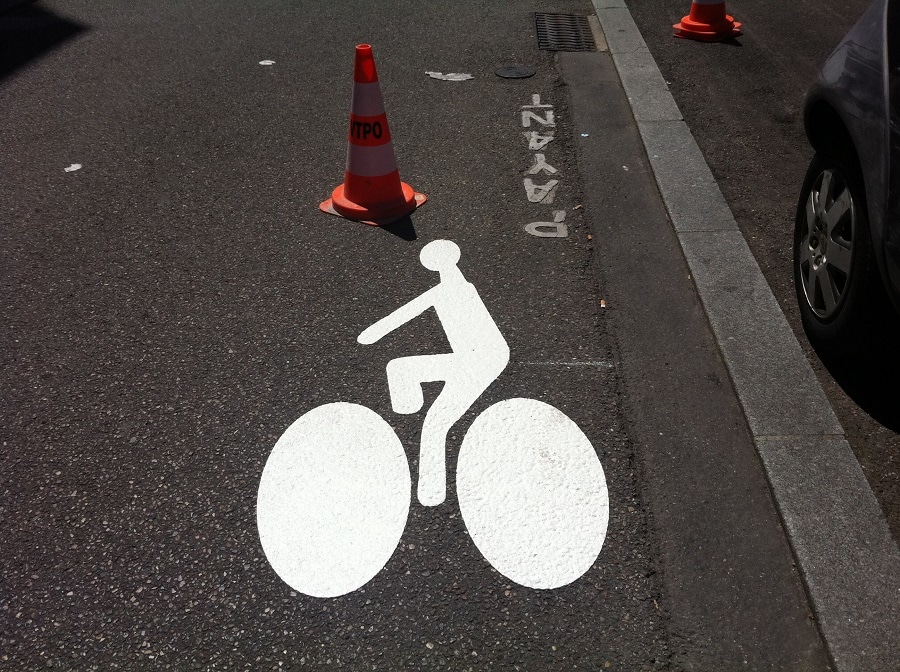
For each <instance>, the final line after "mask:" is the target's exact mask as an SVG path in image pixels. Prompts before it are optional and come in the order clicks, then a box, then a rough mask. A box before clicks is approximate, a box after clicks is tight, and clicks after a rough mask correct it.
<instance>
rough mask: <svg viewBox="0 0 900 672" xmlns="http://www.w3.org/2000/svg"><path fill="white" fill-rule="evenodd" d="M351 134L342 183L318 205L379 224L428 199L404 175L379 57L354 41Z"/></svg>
mask: <svg viewBox="0 0 900 672" xmlns="http://www.w3.org/2000/svg"><path fill="white" fill-rule="evenodd" d="M347 139H348V144H347V172H346V173H345V174H344V183H343V184H341V185H339V186H338V187H337V188H336V189H335V190H334V192H333V193H332V194H331V198H329V199H328V200H327V201H325V202H324V203H322V205H320V206H319V207H320V208H321V209H322V211H323V212H328V213H330V214H333V215H340V216H341V217H346V218H347V219H352V220H354V221H357V222H364V223H366V224H371V225H373V226H379V225H382V224H390V223H391V222H395V221H397V220H398V219H400V218H402V217H405V216H406V215H408V214H409V213H411V212H412V211H413V210H415V209H416V208H417V207H418V206H420V205H422V203H424V202H425V200H426V198H427V197H426V196H425V194H418V193H416V192H415V190H414V189H413V188H412V187H411V186H409V185H408V184H406V183H405V182H401V181H400V172H399V171H398V170H397V157H396V156H395V155H394V146H393V145H392V144H391V132H390V130H389V129H388V123H387V116H386V115H385V113H384V100H383V98H382V97H381V85H380V84H379V83H378V73H377V72H376V71H375V59H374V58H373V57H372V47H371V46H369V45H368V44H360V45H359V46H357V47H356V61H355V63H354V66H353V98H352V99H351V102H350V132H349V134H348V138H347Z"/></svg>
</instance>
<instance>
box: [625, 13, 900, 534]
mask: <svg viewBox="0 0 900 672" xmlns="http://www.w3.org/2000/svg"><path fill="white" fill-rule="evenodd" d="M869 4H870V3H869V2H866V1H865V0H852V1H849V2H838V1H830V0H826V1H823V2H806V1H800V2H790V3H783V2H775V1H771V2H769V1H767V0H763V1H759V2H747V1H741V0H730V1H729V2H728V4H727V7H728V12H729V13H730V14H732V15H734V17H735V20H737V21H741V22H742V23H743V26H742V30H743V31H744V35H743V36H741V37H738V38H737V39H735V40H734V41H731V42H728V43H721V44H713V45H709V44H699V43H696V42H691V41H689V40H673V39H671V30H670V29H669V28H670V27H669V25H668V24H669V23H671V21H670V20H669V19H671V18H672V17H677V16H680V15H681V14H683V13H684V11H683V10H684V9H685V7H684V3H682V2H679V1H678V0H642V1H641V2H630V3H628V5H629V8H630V9H631V12H632V14H633V16H634V19H635V22H636V23H637V24H638V27H639V28H640V30H641V33H642V34H643V35H644V38H645V39H646V41H647V45H648V46H649V48H650V51H651V53H652V54H653V56H654V58H655V59H656V61H657V63H658V65H659V68H660V70H661V71H662V73H663V76H664V77H665V79H666V81H667V83H668V84H669V87H670V89H671V91H672V95H673V96H674V97H675V100H676V102H677V103H678V106H679V108H680V109H681V112H682V114H683V115H684V118H685V120H686V121H687V123H688V125H689V126H690V128H691V131H692V132H693V134H694V136H695V138H696V139H697V143H698V144H699V145H700V148H701V150H702V151H703V153H704V156H705V157H706V160H707V162H708V163H709V166H710V168H711V169H712V172H713V175H714V176H715V178H716V181H717V182H718V183H719V186H720V187H721V189H722V193H723V194H724V196H725V198H726V200H727V201H728V204H729V206H730V207H731V210H732V211H733V212H734V216H735V219H736V220H737V222H738V225H739V226H740V228H741V231H742V232H743V233H744V237H745V238H746V240H747V242H748V244H749V245H750V248H751V249H752V251H753V253H754V255H755V256H756V259H757V261H758V263H759V265H760V267H761V268H762V271H763V274H764V275H765V277H766V280H767V281H768V283H769V286H770V287H771V288H772V290H773V292H774V293H775V296H776V298H777V299H778V302H779V304H780V305H781V308H782V310H783V311H784V313H785V315H787V317H788V319H789V321H790V322H791V324H792V326H793V327H794V331H795V333H796V334H797V338H798V339H799V340H800V342H801V344H802V345H803V346H804V349H805V350H806V353H807V356H808V358H809V359H810V361H811V362H812V364H813V366H814V368H815V370H816V373H817V375H818V376H819V379H820V381H821V383H822V386H823V388H824V389H825V391H826V393H827V394H828V397H829V400H830V401H831V404H832V406H833V407H834V409H835V411H836V413H837V415H838V418H839V419H840V421H841V424H842V426H843V427H844V431H845V432H846V436H847V440H848V441H849V442H850V445H851V446H852V448H853V450H854V452H855V453H856V455H857V457H858V459H859V462H860V465H861V466H862V468H863V471H864V472H865V474H866V477H867V478H868V479H869V483H870V484H871V486H872V490H873V492H874V493H875V495H876V497H877V498H878V500H879V502H880V503H881V506H882V509H883V510H884V513H885V516H886V518H887V521H888V525H889V526H890V528H891V531H892V533H893V535H894V538H895V539H897V538H900V433H898V432H900V410H898V409H900V395H898V392H897V387H896V385H894V384H893V381H894V379H895V378H896V374H897V373H898V372H900V359H898V356H897V352H896V348H894V347H892V346H891V345H890V344H891V343H894V342H896V339H897V337H898V334H900V329H898V327H897V323H896V319H895V318H894V317H893V315H885V319H884V321H885V332H886V333H885V334H883V335H879V336H880V337H881V340H880V341H878V342H882V343H884V344H885V345H884V346H883V347H879V348H877V351H875V352H872V353H858V355H857V356H851V357H849V358H847V359H844V360H835V359H825V360H823V359H821V358H819V356H818V355H817V353H816V352H815V351H814V350H813V349H812V347H811V346H810V345H809V342H808V341H807V339H806V337H805V335H804V334H803V328H802V327H801V326H800V317H799V313H798V310H797V300H796V297H795V294H794V287H793V280H792V275H791V244H792V235H793V218H794V212H795V209H796V205H797V199H798V198H799V194H800V186H801V184H802V182H803V176H804V175H805V173H806V168H807V166H808V165H809V162H810V160H811V159H812V149H811V147H810V146H809V143H808V142H807V140H806V136H805V134H804V131H803V99H804V96H805V94H806V91H807V89H808V88H809V86H810V85H811V83H812V81H813V79H814V78H815V76H816V74H817V72H818V69H819V68H820V67H821V66H822V64H823V63H824V61H825V59H826V58H827V57H828V55H829V54H830V53H831V51H832V50H833V49H834V48H835V47H836V46H837V44H838V42H839V41H840V40H841V38H842V37H843V36H844V34H845V33H846V32H847V31H848V30H849V29H850V27H851V26H852V25H853V24H854V23H855V22H856V20H857V19H858V18H859V17H860V16H861V15H862V13H863V12H864V11H865V9H866V8H867V7H868V6H869ZM688 6H689V5H688ZM698 72H699V73H702V75H699V76H698V74H697V73H698Z"/></svg>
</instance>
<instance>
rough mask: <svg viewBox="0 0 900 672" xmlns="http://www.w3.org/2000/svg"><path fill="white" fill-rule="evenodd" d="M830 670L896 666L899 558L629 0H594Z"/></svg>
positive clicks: (898, 653) (899, 647)
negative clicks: (823, 643) (774, 504)
mask: <svg viewBox="0 0 900 672" xmlns="http://www.w3.org/2000/svg"><path fill="white" fill-rule="evenodd" d="M592 1H593V4H594V7H595V10H596V12H597V16H598V18H599V19H600V23H601V25H602V27H603V29H604V33H605V35H606V39H607V41H608V43H609V48H610V51H611V53H612V55H613V59H614V61H615V64H616V68H617V70H618V72H619V76H620V77H621V80H622V84H623V85H624V87H625V90H626V92H627V94H628V97H629V101H630V103H631V107H632V111H633V114H634V118H635V120H636V122H637V126H638V129H639V131H640V134H641V138H642V140H643V143H644V147H645V149H646V152H647V155H648V157H649V159H650V163H651V165H652V168H653V173H654V175H655V177H656V181H657V184H658V186H659V191H660V193H661V195H662V197H663V199H664V201H665V204H666V208H667V210H668V213H669V217H670V219H671V223H672V226H673V228H674V230H675V232H676V233H677V236H678V240H679V242H680V244H681V247H682V250H683V252H684V255H685V257H686V259H687V263H688V266H689V268H690V271H691V275H692V278H693V280H694V283H695V284H696V287H697V291H698V293H699V295H700V298H701V300H702V302H703V305H704V308H705V310H706V313H707V315H708V317H709V321H710V324H711V326H712V329H713V333H714V334H715V338H716V341H717V343H718V345H719V348H720V350H721V352H722V355H723V357H724V359H725V363H726V365H727V367H728V372H729V374H730V376H731V379H732V381H733V383H734V386H735V389H736V391H737V394H738V397H739V399H740V403H741V406H742V408H743V411H744V414H745V415H746V418H747V421H748V423H749V426H750V430H751V432H752V435H753V440H754V442H755V444H756V447H757V450H758V452H759V455H760V458H761V459H762V462H763V465H764V468H765V471H766V476H767V478H768V480H769V483H770V485H771V488H772V492H773V494H774V497H775V500H776V502H777V505H778V508H779V511H780V513H781V517H782V520H783V522H784V525H785V528H786V531H787V534H788V537H789V539H790V542H791V545H792V548H793V552H794V554H795V556H796V558H797V561H798V564H799V567H800V571H801V573H802V575H803V578H804V581H805V584H806V588H807V591H808V593H809V595H810V598H811V600H812V603H813V606H814V609H815V613H816V618H817V621H818V623H819V628H820V630H821V632H822V635H823V637H824V638H825V641H826V643H827V646H828V648H829V651H830V653H831V656H832V658H833V660H834V664H835V666H836V668H837V669H838V670H857V669H860V670H861V669H893V668H895V667H896V665H897V664H898V661H900V629H898V628H897V627H896V624H897V623H898V622H900V553H898V549H897V545H896V543H895V542H894V540H893V539H892V537H891V535H890V532H889V530H888V528H887V524H886V522H885V520H884V516H883V514H882V512H881V510H880V508H879V506H878V504H877V502H876V500H875V497H874V495H873V494H872V492H871V489H870V488H869V485H868V483H867V481H866V479H865V477H864V475H863V473H862V470H861V469H860V467H859V464H858V462H857V461H856V458H855V456H854V455H853V453H852V451H851V450H850V447H849V445H848V444H847V442H846V441H845V440H844V436H843V429H842V428H841V426H840V424H839V422H838V421H837V419H836V417H835V415H834V413H833V411H832V410H831V407H830V405H829V404H828V401H827V399H826V398H825V395H824V392H823V391H822V390H821V387H820V386H819V384H818V381H817V380H816V378H815V376H814V374H813V372H812V369H811V368H810V366H809V364H808V362H807V361H806V359H805V358H804V357H803V354H802V351H801V350H800V347H799V345H798V343H797V341H796V339H795V337H794V335H793V333H792V331H791V330H790V328H789V326H788V324H787V322H786V320H785V318H784V316H783V314H782V313H781V310H780V308H779V307H778V304H777V302H776V301H775V298H774V296H772V293H771V291H770V290H769V287H768V285H767V284H766V283H765V280H764V279H763V276H762V273H761V272H760V270H759V267H758V265H757V264H756V261H755V259H754V258H753V256H752V254H751V253H750V250H749V248H748V247H747V245H746V242H745V241H744V239H743V237H742V235H741V233H740V231H739V230H738V228H737V225H736V223H735V222H734V218H733V217H732V215H731V212H730V210H729V209H728V206H727V204H726V203H725V201H724V199H723V198H722V195H721V193H720V192H719V189H718V186H717V185H716V183H715V180H714V179H713V178H712V175H711V173H710V171H709V168H708V167H707V165H706V162H705V160H704V159H703V156H702V154H701V153H700V151H699V148H698V147H697V145H696V143H695V142H694V140H693V137H692V135H691V133H690V129H689V128H688V127H687V125H686V124H685V123H684V121H683V119H682V117H681V114H680V113H679V111H678V107H677V105H676V104H675V102H674V100H673V99H672V97H671V95H670V94H669V92H668V89H667V87H666V84H665V81H664V80H663V78H662V75H661V74H660V73H659V70H658V69H657V67H656V64H655V62H654V61H653V57H652V56H651V54H650V52H649V50H648V49H647V47H646V44H645V43H644V41H643V38H642V37H641V35H640V32H639V31H638V29H637V27H636V26H635V24H634V22H633V20H632V18H631V15H630V13H629V11H628V9H627V7H626V6H625V3H624V1H623V0H592Z"/></svg>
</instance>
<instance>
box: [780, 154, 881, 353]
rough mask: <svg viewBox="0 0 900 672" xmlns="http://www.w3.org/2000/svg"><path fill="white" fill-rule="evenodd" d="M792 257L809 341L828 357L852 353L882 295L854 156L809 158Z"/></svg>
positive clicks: (804, 326)
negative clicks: (829, 355)
mask: <svg viewBox="0 0 900 672" xmlns="http://www.w3.org/2000/svg"><path fill="white" fill-rule="evenodd" d="M793 253H794V254H793V256H794V261H793V266H794V287H795V289H796V293H797V302H798V304H799V306H800V317H801V320H802V322H803V328H804V330H805V331H806V334H807V336H808V337H809V339H810V341H811V342H812V344H813V345H814V346H815V347H816V348H817V349H819V350H821V351H823V352H825V353H827V354H831V355H851V354H854V353H855V352H856V349H857V346H858V345H859V342H860V339H861V338H862V337H863V335H864V334H866V333H867V332H868V331H869V328H870V326H871V320H872V318H873V315H874V314H875V312H876V306H877V304H878V303H879V302H878V297H879V295H880V294H881V293H883V290H881V281H880V278H879V277H878V270H877V268H876V265H875V259H874V253H873V249H872V238H871V234H870V232H869V218H868V212H867V209H866V199H865V189H864V187H863V180H862V172H861V170H860V168H859V162H858V161H857V160H856V157H855V156H853V155H852V153H850V152H842V153H838V152H835V153H827V152H821V151H820V152H819V153H817V154H816V155H815V157H813V160H812V162H811V163H810V166H809V170H808V171H807V173H806V178H805V179H804V181H803V188H802V190H801V192H800V200H799V202H798V204H797V214H796V217H795V220H794V249H793Z"/></svg>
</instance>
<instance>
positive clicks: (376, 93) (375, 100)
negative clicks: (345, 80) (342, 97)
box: [350, 82, 384, 117]
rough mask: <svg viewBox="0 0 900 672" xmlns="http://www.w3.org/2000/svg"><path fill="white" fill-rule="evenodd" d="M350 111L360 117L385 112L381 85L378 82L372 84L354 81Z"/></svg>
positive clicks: (373, 115) (374, 115)
mask: <svg viewBox="0 0 900 672" xmlns="http://www.w3.org/2000/svg"><path fill="white" fill-rule="evenodd" d="M350 111H351V112H352V113H353V114H355V115H356V116H358V117H377V116H378V115H379V114H384V99H383V98H382V97H381V85H380V84H379V83H378V82H371V83H370V84H360V83H359V82H354V84H353V97H352V98H351V99H350Z"/></svg>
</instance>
